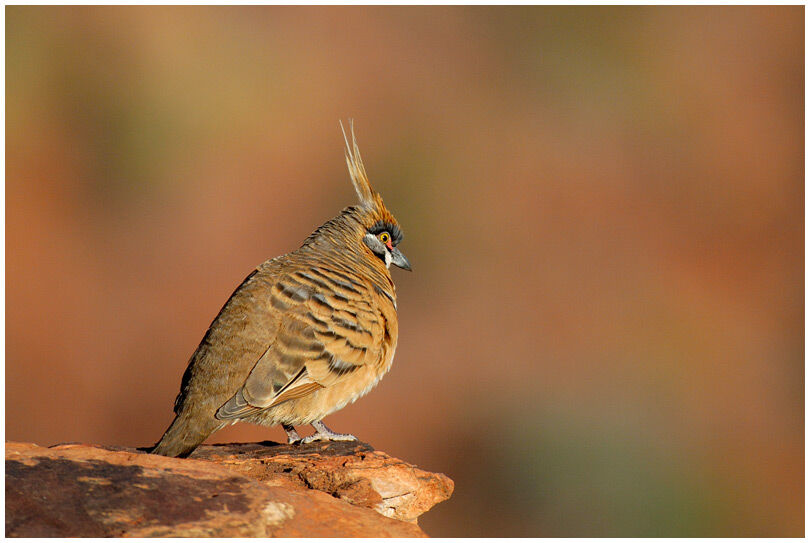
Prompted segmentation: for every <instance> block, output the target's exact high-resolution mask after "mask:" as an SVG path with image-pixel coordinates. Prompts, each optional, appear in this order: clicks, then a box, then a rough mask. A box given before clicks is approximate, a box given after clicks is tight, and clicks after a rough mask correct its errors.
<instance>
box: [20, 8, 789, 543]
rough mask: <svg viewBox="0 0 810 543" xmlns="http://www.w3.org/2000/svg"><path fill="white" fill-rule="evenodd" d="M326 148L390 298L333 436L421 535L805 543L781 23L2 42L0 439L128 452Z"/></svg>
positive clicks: (81, 12) (652, 16)
mask: <svg viewBox="0 0 810 543" xmlns="http://www.w3.org/2000/svg"><path fill="white" fill-rule="evenodd" d="M348 117H353V118H355V120H356V130H357V136H358V141H359V143H360V147H361V149H362V151H363V158H364V160H365V163H366V167H367V169H368V172H369V175H370V177H371V180H372V183H373V184H374V185H375V187H376V188H377V189H378V190H379V191H380V192H381V193H382V194H383V196H384V197H385V201H386V203H387V205H388V207H389V208H390V209H391V210H392V211H393V212H394V213H395V215H396V216H397V218H398V219H399V221H400V222H401V224H402V225H403V228H404V231H405V241H404V242H403V244H402V245H401V247H402V249H403V251H404V252H405V254H406V255H408V257H409V258H410V260H411V262H412V263H413V267H414V270H415V271H414V272H413V273H412V274H408V273H404V272H400V271H399V270H395V271H394V272H393V274H392V275H393V276H394V280H395V282H396V283H397V287H398V295H399V316H400V340H399V347H398V350H397V355H396V359H395V362H394V367H393V370H392V371H391V373H390V374H389V375H388V376H387V377H386V378H385V379H384V380H383V381H382V382H381V384H380V385H379V386H378V387H377V389H375V390H374V391H373V392H372V393H371V394H370V395H369V396H368V397H366V398H364V399H362V400H361V401H359V402H358V403H356V404H354V405H352V406H350V407H347V408H346V409H344V410H342V411H340V412H339V413H337V414H335V415H332V416H331V417H329V418H328V419H327V424H328V425H329V426H330V427H332V428H334V429H335V430H337V431H341V432H352V433H354V434H355V435H358V436H359V437H360V438H361V439H362V440H364V441H368V442H370V443H371V444H373V445H374V446H375V447H377V448H379V449H381V450H384V451H386V452H388V453H390V454H392V455H395V456H398V457H401V458H403V459H405V460H407V461H410V462H413V463H416V464H419V465H420V466H421V467H423V468H425V469H429V470H433V471H442V472H444V473H447V474H448V475H449V476H450V477H452V478H453V479H454V480H455V482H456V492H455V495H454V496H453V498H452V499H451V500H450V501H449V502H446V503H444V504H442V505H439V506H437V507H436V508H435V509H434V510H433V511H431V512H430V513H428V514H426V515H425V516H424V517H423V518H422V521H421V525H422V526H423V528H425V530H426V531H427V532H428V533H429V534H431V535H434V536H693V535H703V536H802V535H803V533H804V521H803V519H804V492H803V491H804V463H803V460H804V446H803V444H804V432H803V428H804V416H803V413H804V411H803V406H804V350H803V345H804V314H803V308H804V290H803V285H804V283H803V277H804V269H803V262H804V230H803V216H804V204H803V202H804V184H803V183H804V169H803V168H804V154H803V153H804V122H803V117H804V8H803V7H802V6H795V7H764V8H763V7H674V8H672V7H646V8H636V7H508V8H488V7H404V8H402V7H351V8H345V7H313V8H306V7H301V8H298V7H295V8H288V7H234V8H218V7H183V8H174V7H101V8H98V7H83V8H62V7H19V6H16V7H7V8H6V202H7V207H6V281H7V282H6V302H7V305H6V341H7V343H6V349H7V350H6V439H8V440H17V441H34V442H37V443H39V444H42V445H51V444H54V443H58V442H65V441H85V442H94V443H105V444H120V445H130V446H135V445H137V446H142V445H151V444H153V443H154V442H155V441H156V440H157V439H158V438H159V437H160V435H161V434H162V432H163V431H164V430H165V428H166V426H167V425H168V424H169V422H170V421H171V419H172V402H173V401H174V397H175V395H176V393H177V391H178V389H179V384H180V377H181V375H182V372H183V369H184V368H185V365H186V362H187V360H188V357H189V356H190V355H191V353H192V352H193V351H194V349H195V348H196V346H197V343H198V342H199V340H200V339H201V338H202V336H203V333H204V332H205V330H206V328H207V326H208V324H209V323H210V322H211V320H212V319H213V318H214V316H215V315H216V313H217V312H218V310H219V309H220V307H221V306H222V304H223V303H224V302H225V300H226V299H227V297H228V296H229V295H230V294H231V292H232V291H233V289H234V288H235V287H236V286H237V285H238V284H239V283H240V281H241V280H242V279H243V278H244V277H245V276H246V275H247V273H248V272H250V271H251V270H252V269H253V268H254V267H255V266H256V265H257V264H259V263H260V262H262V261H264V260H265V259H268V258H271V257H273V256H276V255H279V254H282V253H285V252H288V251H291V250H293V249H295V248H297V247H298V246H299V245H300V243H301V242H302V241H303V240H304V238H305V237H306V236H307V235H309V233H310V232H311V231H312V230H313V229H315V227H317V226H318V225H320V224H321V223H323V222H325V221H326V220H327V219H329V218H331V217H332V216H334V215H336V214H337V213H338V212H339V211H340V210H341V209H342V208H343V207H345V206H347V205H349V204H352V203H353V202H354V199H355V196H354V193H353V191H352V188H351V184H350V182H349V178H348V174H347V172H346V167H345V163H344V158H343V150H342V138H341V135H340V130H339V127H338V119H346V118H348ZM283 438H284V434H283V431H282V430H281V429H280V428H273V429H266V428H261V427H255V426H249V425H245V424H242V425H237V426H234V427H230V428H229V429H227V430H223V431H222V432H219V433H217V434H215V435H214V436H213V437H212V438H211V440H210V441H211V442H225V441H259V440H267V439H272V440H276V441H279V440H283Z"/></svg>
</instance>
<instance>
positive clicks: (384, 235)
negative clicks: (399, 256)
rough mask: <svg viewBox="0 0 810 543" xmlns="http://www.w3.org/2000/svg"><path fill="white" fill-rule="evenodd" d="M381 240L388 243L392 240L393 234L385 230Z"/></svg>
mask: <svg viewBox="0 0 810 543" xmlns="http://www.w3.org/2000/svg"><path fill="white" fill-rule="evenodd" d="M380 241H382V242H383V243H388V242H389V241H391V234H389V233H388V232H383V233H382V234H380Z"/></svg>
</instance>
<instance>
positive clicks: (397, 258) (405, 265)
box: [391, 247, 411, 271]
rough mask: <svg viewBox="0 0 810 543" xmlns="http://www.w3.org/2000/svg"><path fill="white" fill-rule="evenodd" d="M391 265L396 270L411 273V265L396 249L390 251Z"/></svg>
mask: <svg viewBox="0 0 810 543" xmlns="http://www.w3.org/2000/svg"><path fill="white" fill-rule="evenodd" d="M391 264H393V265H394V266H396V267H397V268H402V269H403V270H408V271H411V263H410V262H408V259H407V258H405V255H404V254H402V251H400V250H399V249H397V248H396V247H394V248H393V249H391Z"/></svg>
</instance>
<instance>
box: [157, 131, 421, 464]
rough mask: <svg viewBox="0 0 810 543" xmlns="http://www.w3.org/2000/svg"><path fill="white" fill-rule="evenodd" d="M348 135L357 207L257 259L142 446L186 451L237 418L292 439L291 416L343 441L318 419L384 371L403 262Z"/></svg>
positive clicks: (395, 234)
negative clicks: (171, 412)
mask: <svg viewBox="0 0 810 543" xmlns="http://www.w3.org/2000/svg"><path fill="white" fill-rule="evenodd" d="M352 140H353V142H352V146H349V144H348V141H347V143H346V146H347V164H348V166H349V172H350V174H351V178H352V181H353V183H354V186H355V189H356V191H357V193H358V196H359V197H360V204H359V205H355V206H351V207H348V208H346V209H344V210H343V211H342V212H341V213H340V214H339V215H338V216H337V217H335V218H334V219H332V220H330V221H328V222H327V223H326V224H324V225H322V226H321V227H319V228H318V229H317V230H315V232H313V233H312V234H311V235H310V236H309V237H308V238H307V239H306V241H304V243H303V245H302V246H301V247H300V248H299V249H297V250H296V251H293V252H291V253H288V254H286V255H283V256H280V257H277V258H273V259H271V260H268V261H266V262H264V263H263V264H261V265H260V266H259V267H258V268H256V270H254V271H253V272H252V273H251V274H250V275H249V276H248V277H247V278H246V279H245V280H244V281H243V282H242V284H241V285H240V286H239V287H238V288H237V289H236V291H235V292H234V293H233V294H232V295H231V297H230V299H229V300H228V301H227V302H226V304H225V306H224V307H223V308H222V310H221V311H220V313H219V315H217V317H216V319H214V322H213V323H212V324H211V326H210V328H209V329H208V332H207V333H206V334H205V337H204V338H203V340H202V342H201V343H200V345H199V347H197V350H196V351H195V353H194V354H193V355H192V357H191V360H190V362H189V364H188V367H187V369H186V372H185V374H184V375H183V381H182V385H181V390H180V394H179V395H178V396H177V400H176V401H175V413H176V417H175V420H174V422H173V423H172V424H171V426H170V427H169V429H168V430H167V431H166V433H165V434H164V436H163V438H162V439H161V440H160V442H159V443H158V444H157V445H156V446H155V448H154V449H153V451H152V452H153V453H156V454H163V455H167V456H186V455H188V454H190V453H191V452H192V451H193V450H194V449H195V448H196V447H197V446H198V445H199V444H200V443H202V441H204V440H205V439H206V438H207V437H208V436H209V435H210V434H211V433H213V432H214V431H216V430H218V429H220V428H222V427H223V426H225V425H227V424H232V423H235V422H238V421H246V422H252V423H256V424H262V425H268V426H269V425H276V424H281V425H283V426H284V429H285V430H286V431H287V433H288V435H289V437H290V441H291V442H293V441H296V440H297V439H298V435H297V433H296V432H295V429H294V428H293V425H300V424H313V426H315V428H316V430H317V432H316V434H315V435H314V436H311V438H307V439H308V440H309V439H354V438H353V436H350V435H340V434H333V433H331V431H330V430H328V428H326V427H325V426H324V425H323V423H322V422H321V419H323V418H324V417H325V416H326V415H328V414H330V413H332V412H334V411H336V410H338V409H340V408H342V407H344V406H345V405H346V404H348V403H351V402H354V401H355V400H356V399H357V398H359V397H361V396H363V395H364V394H366V393H367V392H368V391H369V390H371V389H372V388H373V387H374V385H376V384H377V382H378V381H379V380H380V378H382V376H383V375H384V374H385V373H386V372H387V371H388V370H389V369H390V367H391V362H392V360H393V357H394V350H395V349H396V346H397V335H398V325H397V313H396V290H395V288H394V283H393V281H392V280H391V275H390V273H389V266H390V264H392V263H393V264H395V265H397V266H399V267H402V268H405V269H410V265H409V263H408V261H407V259H406V258H405V257H404V255H402V253H401V252H400V251H399V250H398V249H396V247H395V246H396V244H397V243H398V242H399V241H400V240H401V238H402V235H401V233H400V230H399V226H398V224H397V221H396V219H394V217H393V216H392V215H391V214H390V213H389V212H388V210H387V209H386V208H385V205H384V204H383V202H382V198H380V196H379V195H378V194H377V193H376V192H374V191H373V190H372V188H371V186H370V184H369V182H368V178H367V177H366V174H365V170H364V168H363V163H362V160H361V158H360V153H359V150H358V148H357V144H356V142H355V141H354V134H352Z"/></svg>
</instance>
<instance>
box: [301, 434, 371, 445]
mask: <svg viewBox="0 0 810 543" xmlns="http://www.w3.org/2000/svg"><path fill="white" fill-rule="evenodd" d="M315 441H357V438H356V437H354V436H353V435H351V434H321V433H316V434H312V435H311V436H307V437H305V438H304V439H302V440H301V443H302V444H306V443H313V442H315Z"/></svg>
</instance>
